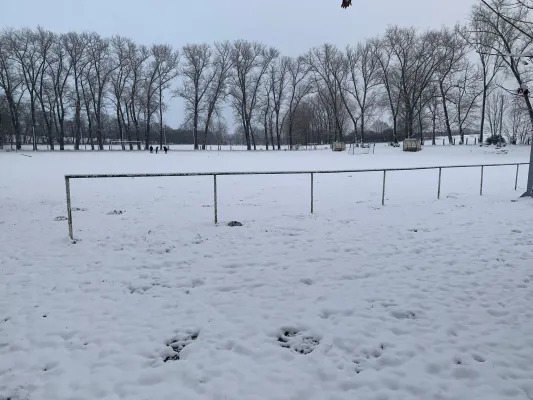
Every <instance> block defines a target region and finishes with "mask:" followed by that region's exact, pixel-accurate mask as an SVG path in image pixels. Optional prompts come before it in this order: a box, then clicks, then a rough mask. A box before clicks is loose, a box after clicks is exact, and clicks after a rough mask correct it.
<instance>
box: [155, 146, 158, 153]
mask: <svg viewBox="0 0 533 400" xmlns="http://www.w3.org/2000/svg"><path fill="white" fill-rule="evenodd" d="M158 152H159V146H157V147H156V148H155V154H157V153H158Z"/></svg>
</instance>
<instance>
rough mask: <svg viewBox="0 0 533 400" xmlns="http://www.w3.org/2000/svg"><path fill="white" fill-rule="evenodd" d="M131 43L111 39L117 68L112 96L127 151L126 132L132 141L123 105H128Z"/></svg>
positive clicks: (115, 38) (118, 37)
mask: <svg viewBox="0 0 533 400" xmlns="http://www.w3.org/2000/svg"><path fill="white" fill-rule="evenodd" d="M130 42H131V41H130V40H129V39H127V38H124V37H122V36H114V37H113V38H111V47H112V51H113V56H114V58H115V62H116V63H117V68H116V69H115V70H114V71H113V72H112V74H111V95H112V98H113V102H114V103H115V116H116V122H117V128H118V134H119V139H120V142H121V143H120V144H121V147H122V150H126V146H125V144H124V131H127V132H126V134H127V136H128V141H130V140H131V134H130V132H129V125H128V124H126V121H125V118H124V109H123V106H124V104H123V103H127V97H128V96H127V95H126V85H127V83H128V80H129V78H130V75H131V70H132V68H131V62H130V61H131V60H130V57H129V56H128V47H129V43H130ZM129 147H130V150H133V144H132V143H129Z"/></svg>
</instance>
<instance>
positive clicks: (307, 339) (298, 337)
mask: <svg viewBox="0 0 533 400" xmlns="http://www.w3.org/2000/svg"><path fill="white" fill-rule="evenodd" d="M278 343H279V344H280V346H281V347H285V348H287V349H290V350H292V351H294V352H296V353H299V354H303V355H306V354H309V353H311V352H312V351H313V350H314V349H315V348H316V346H318V345H319V344H320V340H318V339H316V338H314V337H312V336H309V335H303V334H302V333H301V332H298V331H296V330H292V329H284V330H283V332H282V334H281V335H280V336H278Z"/></svg>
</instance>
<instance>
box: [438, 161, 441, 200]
mask: <svg viewBox="0 0 533 400" xmlns="http://www.w3.org/2000/svg"><path fill="white" fill-rule="evenodd" d="M441 177H442V168H439V189H438V191H437V199H440V182H441Z"/></svg>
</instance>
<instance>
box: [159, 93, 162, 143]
mask: <svg viewBox="0 0 533 400" xmlns="http://www.w3.org/2000/svg"><path fill="white" fill-rule="evenodd" d="M159 149H160V150H163V88H162V87H161V86H159Z"/></svg>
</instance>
